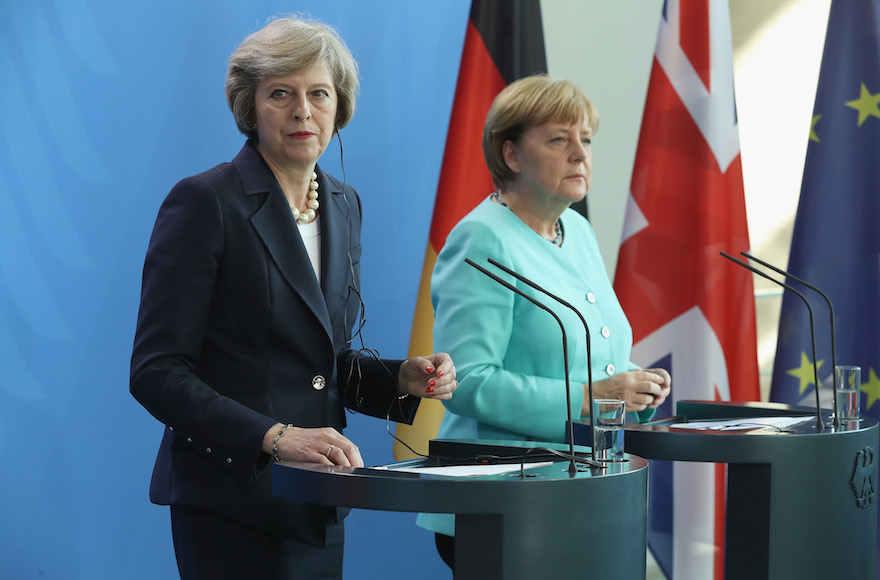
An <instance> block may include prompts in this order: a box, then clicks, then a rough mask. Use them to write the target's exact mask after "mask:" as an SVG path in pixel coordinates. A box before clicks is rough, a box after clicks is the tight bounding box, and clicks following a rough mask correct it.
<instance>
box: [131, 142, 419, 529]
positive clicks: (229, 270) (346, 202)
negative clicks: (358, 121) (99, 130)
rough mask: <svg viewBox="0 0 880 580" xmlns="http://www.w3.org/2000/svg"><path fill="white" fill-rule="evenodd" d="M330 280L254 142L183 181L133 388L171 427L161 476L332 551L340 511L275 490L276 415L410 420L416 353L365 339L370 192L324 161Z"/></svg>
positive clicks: (174, 489)
mask: <svg viewBox="0 0 880 580" xmlns="http://www.w3.org/2000/svg"><path fill="white" fill-rule="evenodd" d="M316 171H317V173H318V184H319V192H320V199H319V201H320V204H321V206H320V227H321V270H322V277H323V283H322V284H321V285H319V284H318V281H317V279H316V277H315V274H314V270H313V269H312V266H311V263H310V261H309V257H308V255H307V253H306V250H305V246H304V245H303V243H302V240H301V238H300V235H299V232H298V230H297V227H296V224H295V222H294V220H293V217H292V215H291V212H290V208H289V206H288V204H287V201H286V199H285V197H284V194H283V192H282V191H281V188H280V186H279V185H278V182H277V180H276V179H275V177H274V175H273V173H272V171H271V170H270V169H269V167H268V165H267V164H266V162H265V161H264V160H263V158H262V157H261V156H260V154H259V153H258V152H257V150H256V148H255V147H254V146H253V144H252V143H250V142H248V143H246V144H245V146H244V147H243V148H242V150H241V151H240V152H239V154H238V155H237V156H236V157H235V159H233V160H232V162H231V163H223V164H221V165H218V166H217V167H215V168H213V169H211V170H209V171H206V172H204V173H201V174H199V175H195V176H193V177H189V178H186V179H183V180H182V181H180V182H179V183H178V184H177V185H175V186H174V188H173V189H172V190H171V192H170V193H169V194H168V197H167V198H166V199H165V201H164V203H163V204H162V207H161V209H160V210H159V215H158V218H157V220H156V224H155V227H154V229H153V235H152V238H151V240H150V245H149V248H148V250H147V255H146V260H145V263H144V272H143V286H142V292H141V303H140V310H139V314H138V322H137V331H136V335H135V341H134V349H133V352H132V361H131V383H130V389H131V393H132V395H134V397H135V398H136V399H137V400H138V401H139V402H140V403H141V404H142V405H143V406H144V407H145V408H146V409H147V410H148V411H149V412H150V413H151V414H152V415H153V416H154V417H156V418H157V419H158V420H159V421H161V422H162V423H164V424H165V425H166V429H165V434H164V437H163V439H162V443H161V445H160V447H159V453H158V456H157V458H156V464H155V468H154V470H153V478H152V483H151V485H150V499H151V500H152V501H153V502H154V503H157V504H162V505H175V504H187V505H194V506H199V507H202V508H206V509H209V510H212V511H214V512H217V513H220V514H223V515H225V516H227V517H230V518H233V519H235V520H237V521H240V522H242V523H245V524H248V525H251V526H255V527H258V528H260V529H264V530H267V531H271V532H274V533H281V534H284V535H287V536H290V537H293V538H296V539H299V540H301V541H307V542H310V543H314V544H318V545H321V544H322V543H323V529H324V524H325V523H326V521H327V519H328V518H332V517H334V512H333V510H328V508H324V507H319V506H311V505H306V504H297V503H295V502H290V501H286V500H282V499H279V498H276V497H274V496H273V495H272V484H271V472H272V470H271V466H270V463H271V457H270V456H269V455H267V454H265V453H263V452H262V451H261V445H262V440H263V436H264V434H265V433H266V431H267V430H268V429H269V428H270V427H271V426H272V425H274V424H275V423H285V424H286V423H292V424H294V425H296V426H297V427H322V426H333V427H335V428H337V429H339V430H340V431H341V430H342V428H343V427H344V426H345V411H344V409H343V405H345V406H348V407H349V408H351V409H353V410H356V411H358V412H361V413H366V414H371V415H375V416H379V417H385V416H386V413H388V411H389V409H391V410H392V419H394V420H404V421H407V422H411V421H412V418H413V417H414V415H415V410H416V407H417V406H418V400H417V399H416V400H412V397H408V398H407V399H405V400H404V401H403V402H402V403H401V402H399V401H398V399H397V396H396V393H397V390H396V389H397V373H398V371H399V368H400V365H401V363H402V361H389V360H385V361H381V362H380V361H376V360H373V359H372V358H370V357H369V356H366V355H363V354H360V353H358V352H357V351H354V350H352V349H351V348H350V344H349V343H348V342H347V340H346V338H347V337H350V336H351V333H352V327H353V325H354V323H355V321H356V320H357V315H358V309H359V306H360V301H359V298H358V295H357V293H356V291H355V290H359V288H358V286H359V277H360V256H361V245H360V234H361V205H360V198H359V197H358V195H357V193H356V192H355V191H354V189H352V188H351V187H348V186H345V187H343V185H342V184H341V183H340V182H339V181H337V180H336V179H334V178H333V177H331V176H329V175H328V174H326V173H324V172H323V171H321V170H320V169H316Z"/></svg>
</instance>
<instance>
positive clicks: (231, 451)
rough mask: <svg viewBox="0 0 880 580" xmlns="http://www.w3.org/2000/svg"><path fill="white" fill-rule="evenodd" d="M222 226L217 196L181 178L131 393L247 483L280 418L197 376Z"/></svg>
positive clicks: (150, 276)
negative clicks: (254, 407) (218, 388)
mask: <svg viewBox="0 0 880 580" xmlns="http://www.w3.org/2000/svg"><path fill="white" fill-rule="evenodd" d="M223 227H224V224H223V216H222V211H221V208H220V203H219V201H218V197H217V195H216V192H215V191H214V189H213V187H212V186H211V185H210V184H209V183H207V181H205V180H203V179H200V178H188V179H186V180H183V181H181V182H180V183H178V184H177V185H176V186H175V187H174V188H173V189H172V191H171V192H170V193H169V194H168V197H167V198H166V199H165V201H164V203H163V204H162V207H161V208H160V210H159V214H158V217H157V220H156V224H155V226H154V229H153V234H152V238H151V240H150V244H149V248H148V250H147V254H146V259H145V262H144V270H143V283H142V290H141V301H140V308H139V312H138V320H137V329H136V332H135V340H134V348H133V350H132V358H131V377H130V385H129V388H130V391H131V394H132V395H133V396H134V397H135V399H137V400H138V402H140V403H141V404H142V405H143V406H144V407H145V408H146V409H147V410H148V411H149V412H150V413H151V414H152V415H153V416H154V417H155V418H156V419H158V420H159V421H161V422H162V423H164V424H165V425H167V426H168V427H169V428H170V429H172V430H173V432H174V433H175V435H176V436H177V437H178V438H179V439H178V440H179V441H180V442H181V443H182V444H184V445H188V446H190V447H191V448H192V449H193V450H195V451H196V452H198V453H201V454H203V455H204V456H206V457H208V458H209V459H210V460H211V461H213V462H216V463H217V464H219V465H222V466H223V467H224V468H225V469H228V470H229V471H230V472H232V474H233V475H234V476H235V477H236V478H238V479H240V480H243V481H248V480H250V479H252V478H253V477H254V475H255V473H256V471H257V470H258V469H260V468H261V467H263V466H265V464H266V463H267V461H266V457H265V454H261V445H262V439H263V436H264V434H265V433H266V431H267V430H268V429H269V428H270V427H271V426H272V425H273V424H275V421H274V420H273V419H272V418H270V417H266V416H265V415H262V414H260V413H257V412H255V411H253V410H252V409H250V408H248V407H247V406H245V405H243V404H241V403H239V402H237V401H235V400H233V399H231V398H229V397H226V396H223V395H221V394H220V393H218V392H217V391H216V390H214V389H213V388H212V387H211V386H209V385H207V384H205V383H204V382H203V381H202V380H201V379H200V378H199V376H198V375H197V373H196V369H197V367H198V362H199V353H200V350H201V347H202V344H203V341H204V339H205V332H206V325H207V320H208V316H209V312H210V307H211V301H212V298H213V295H214V289H215V284H216V280H217V271H218V266H219V264H220V262H221V258H222V255H223V252H224V242H223V240H224V235H223Z"/></svg>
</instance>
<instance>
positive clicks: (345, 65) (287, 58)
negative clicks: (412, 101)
mask: <svg viewBox="0 0 880 580" xmlns="http://www.w3.org/2000/svg"><path fill="white" fill-rule="evenodd" d="M320 62H323V63H324V64H325V65H326V66H327V71H328V72H329V73H330V77H331V78H332V79H333V85H334V88H335V89H336V94H337V99H338V103H337V107H336V128H337V129H341V128H343V127H345V126H346V125H347V124H348V122H349V121H351V118H352V117H353V116H354V108H355V100H356V98H357V93H358V88H359V86H360V81H359V80H358V66H357V62H356V61H355V60H354V57H353V56H352V55H351V51H349V50H348V47H347V46H346V45H345V43H344V42H343V41H342V38H340V37H339V34H338V33H337V32H336V31H335V30H334V29H333V28H331V27H330V26H327V25H326V24H324V23H322V22H319V21H317V20H306V19H303V18H299V17H295V16H289V17H284V18H278V19H275V20H272V21H271V22H269V24H267V25H266V26H264V27H263V28H261V29H260V30H258V31H257V32H254V33H253V34H251V35H250V36H248V37H247V38H245V39H244V40H243V41H242V43H241V44H240V45H238V48H236V49H235V52H233V53H232V56H230V57H229V68H228V69H227V72H226V102H227V104H228V105H229V110H231V111H232V116H233V117H234V118H235V124H236V126H237V127H238V130H239V131H241V132H242V133H244V134H245V135H246V136H247V137H248V138H250V139H256V138H257V132H256V130H255V129H254V123H255V121H256V118H255V112H254V99H255V95H256V91H257V85H259V84H260V82H262V81H263V80H264V79H266V78H269V77H282V76H287V75H291V74H295V73H299V72H305V71H308V70H310V69H311V68H312V67H313V66H315V65H316V64H318V63H320Z"/></svg>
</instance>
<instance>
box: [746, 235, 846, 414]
mask: <svg viewBox="0 0 880 580" xmlns="http://www.w3.org/2000/svg"><path fill="white" fill-rule="evenodd" d="M740 254H742V255H743V256H745V257H746V258H749V259H750V260H754V261H755V262H757V263H759V264H761V265H762V266H764V267H765V268H770V269H771V270H773V271H774V272H776V273H777V274H782V275H783V276H786V277H787V278H790V279H792V280H794V281H795V282H797V283H799V284H803V285H804V286H806V287H807V288H809V289H810V290H813V291H814V292H816V293H817V294H819V296H821V297H822V298H824V299H825V303H826V304H828V313H829V315H830V317H831V385H832V389H833V392H834V393H835V396H834V397H833V399H834V426H835V427H838V426H840V414H839V412H838V411H839V409H838V408H837V394H836V393H837V373H836V372H835V370H834V369H836V368H837V346H835V344H834V306H832V305H831V298H829V297H828V295H827V294H825V293H824V292H822V291H821V290H819V289H818V288H816V287H815V286H813V285H812V284H810V283H809V282H807V281H806V280H801V279H800V278H798V277H797V276H795V275H793V274H791V273H789V272H786V271H785V270H782V269H781V268H777V267H776V266H774V265H772V264H768V263H767V262H765V261H763V260H759V259H758V258H756V257H754V256H752V255H751V254H749V253H748V252H740ZM817 388H818V387H817Z"/></svg>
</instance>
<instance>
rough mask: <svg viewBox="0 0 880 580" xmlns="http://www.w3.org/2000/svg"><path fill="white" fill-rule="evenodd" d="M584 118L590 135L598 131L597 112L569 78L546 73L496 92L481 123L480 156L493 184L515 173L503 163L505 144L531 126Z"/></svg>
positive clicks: (513, 175) (572, 121) (503, 182)
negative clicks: (481, 141)
mask: <svg viewBox="0 0 880 580" xmlns="http://www.w3.org/2000/svg"><path fill="white" fill-rule="evenodd" d="M584 117H587V118H588V119H589V120H590V127H591V128H592V129H593V134H594V135H595V134H596V131H598V130H599V111H598V110H597V109H596V107H595V106H594V105H593V102H592V101H590V99H588V98H587V96H586V95H585V94H584V93H583V91H581V90H580V89H579V88H578V87H576V86H575V85H574V83H572V82H571V81H569V80H566V79H558V78H553V77H550V76H547V75H545V74H537V75H532V76H529V77H524V78H521V79H519V80H517V81H514V82H512V83H510V84H509V85H508V86H507V87H506V88H505V89H504V90H503V91H501V92H500V93H498V96H497V97H495V100H494V101H493V103H492V107H491V108H490V109H489V114H488V115H486V124H485V125H484V126H483V157H485V159H486V166H487V167H488V168H489V173H490V174H491V175H492V181H493V183H494V184H495V186H496V187H502V186H503V185H505V184H506V183H507V182H508V181H510V180H512V179H513V178H514V177H515V176H516V174H515V173H514V172H513V171H511V169H510V168H509V167H508V166H507V163H505V162H504V143H505V142H506V141H513V142H514V143H516V141H517V140H518V139H519V138H520V136H521V135H522V134H523V132H524V131H525V130H526V129H528V128H530V127H537V126H538V125H543V124H544V123H547V122H550V121H555V122H561V123H578V122H580V120H581V119H583V118H584Z"/></svg>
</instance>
